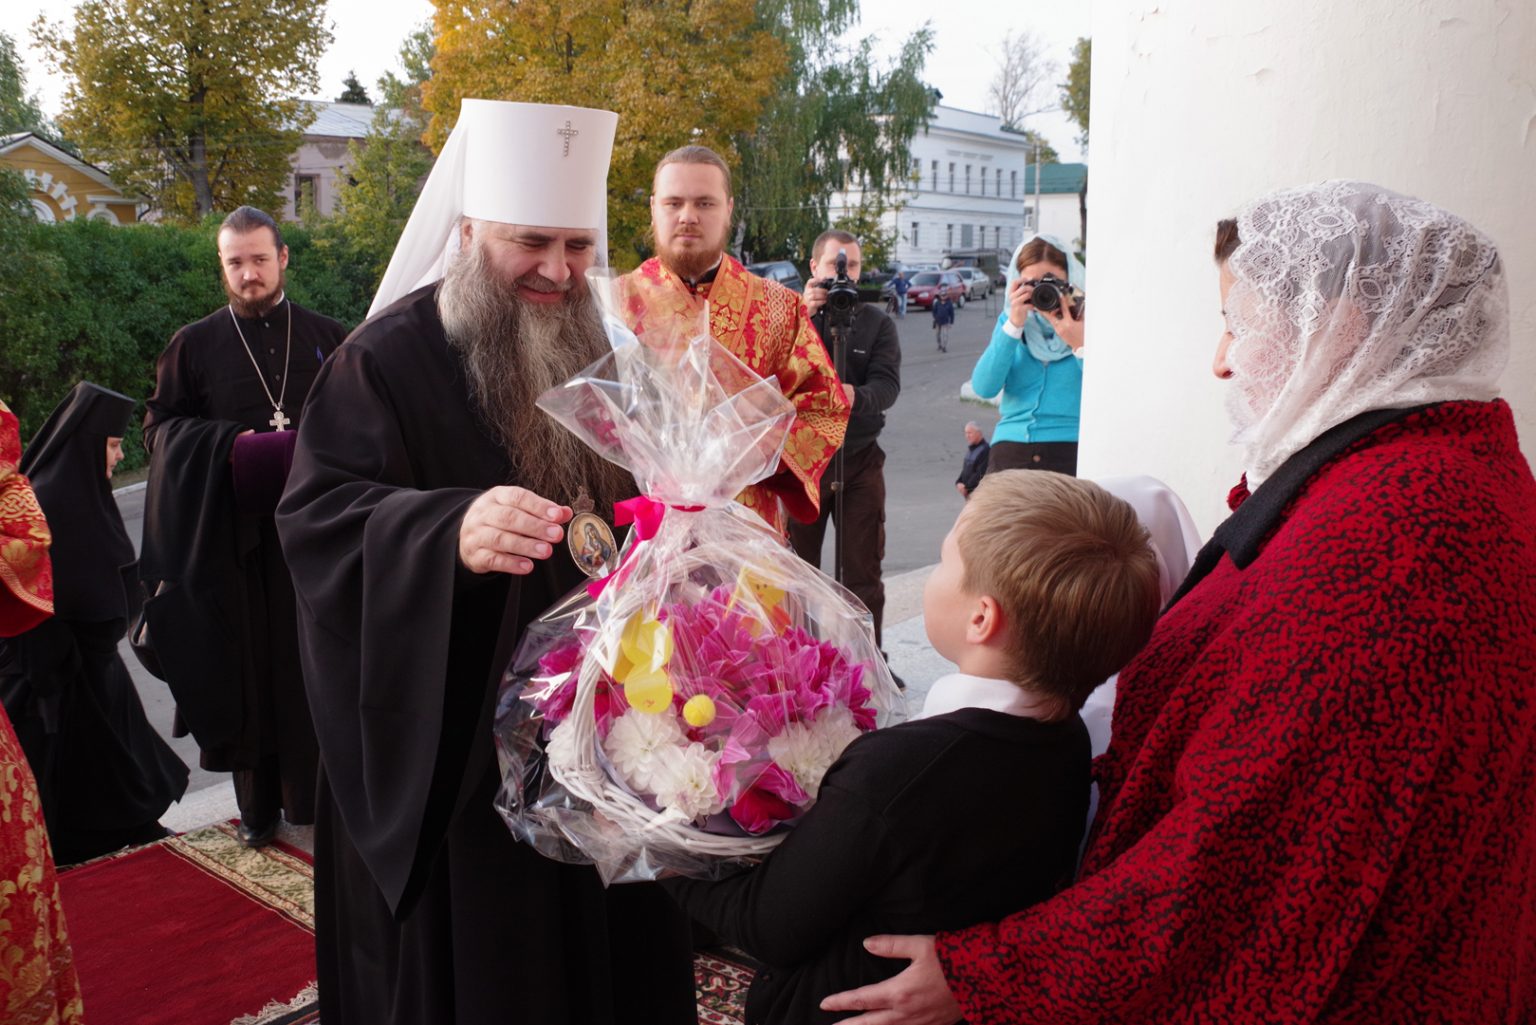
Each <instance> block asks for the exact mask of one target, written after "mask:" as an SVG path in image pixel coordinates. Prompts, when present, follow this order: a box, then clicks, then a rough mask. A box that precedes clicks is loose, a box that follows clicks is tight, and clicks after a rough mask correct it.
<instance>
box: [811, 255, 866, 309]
mask: <svg viewBox="0 0 1536 1025" xmlns="http://www.w3.org/2000/svg"><path fill="white" fill-rule="evenodd" d="M816 285H817V286H818V287H820V288H825V289H826V290H827V313H828V315H835V316H839V317H846V316H847V315H848V314H849V313H852V312H853V309H854V308H855V307H856V306H858V305H859V289H858V286H856V285H855V284H854V283H853V282H852V281H850V280H849V279H848V253H847V252H846V251H845V250H842V249H839V250H838V251H837V276H836V277H834V278H823V279H822V280H820V281H818V282H816Z"/></svg>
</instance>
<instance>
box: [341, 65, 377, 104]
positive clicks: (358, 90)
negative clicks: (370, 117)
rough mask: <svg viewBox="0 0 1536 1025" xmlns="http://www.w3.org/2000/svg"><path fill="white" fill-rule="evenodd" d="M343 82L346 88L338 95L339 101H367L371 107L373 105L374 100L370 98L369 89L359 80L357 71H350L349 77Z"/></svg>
mask: <svg viewBox="0 0 1536 1025" xmlns="http://www.w3.org/2000/svg"><path fill="white" fill-rule="evenodd" d="M341 84H342V85H343V86H345V87H346V88H345V89H343V90H342V93H341V95H340V96H338V97H336V102H337V103H366V104H368V105H369V106H370V107H371V106H373V101H372V100H371V99H369V98H368V90H367V89H366V88H364V87H363V83H361V82H359V81H358V80H357V72H355V71H348V72H347V77H346V78H344V79H342V80H341Z"/></svg>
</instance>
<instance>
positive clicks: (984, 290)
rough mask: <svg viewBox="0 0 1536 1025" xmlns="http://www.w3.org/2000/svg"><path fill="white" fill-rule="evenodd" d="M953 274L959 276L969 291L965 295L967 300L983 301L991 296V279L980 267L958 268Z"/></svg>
mask: <svg viewBox="0 0 1536 1025" xmlns="http://www.w3.org/2000/svg"><path fill="white" fill-rule="evenodd" d="M955 273H956V274H959V275H960V279H961V280H962V281H964V282H965V283H966V286H967V287H968V288H969V289H970V291H969V292H967V293H966V296H967V298H970V299H985V298H986V297H987V296H989V295H991V294H992V278H991V277H990V276H988V274H987V272H986V271H984V270H982V269H981V268H980V267H960V268H958V269H956V271H955Z"/></svg>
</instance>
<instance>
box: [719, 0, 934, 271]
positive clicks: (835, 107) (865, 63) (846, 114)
mask: <svg viewBox="0 0 1536 1025" xmlns="http://www.w3.org/2000/svg"><path fill="white" fill-rule="evenodd" d="M757 8H758V18H759V20H760V23H761V24H762V25H764V26H766V27H767V28H768V29H769V30H770V31H772V32H773V34H774V35H775V36H777V37H778V39H779V40H780V42H781V44H782V45H783V47H784V50H785V51H786V52H787V54H788V55H789V60H788V63H787V66H786V67H785V69H784V72H783V73H782V74H781V75H780V76H779V78H778V81H777V83H776V92H775V95H774V96H773V98H772V99H771V100H770V101H769V103H768V105H767V106H766V107H765V108H764V111H763V115H762V117H761V118H760V119H758V121H757V123H756V125H755V126H754V127H753V128H752V130H751V131H750V132H748V133H745V134H743V135H741V136H739V137H738V138H737V140H736V149H737V150H738V151H739V153H740V154H741V164H740V172H739V174H738V176H737V189H736V216H737V222H738V224H737V235H736V248H737V249H738V251H743V252H749V253H751V254H752V257H753V258H754V259H778V258H785V259H790V260H794V261H795V262H797V263H804V262H805V260H806V259H808V258H809V256H810V252H809V249H810V245H811V243H812V242H813V241H815V238H816V236H817V235H819V234H820V233H821V232H822V231H823V230H825V229H826V227H827V225H828V205H829V203H830V200H831V197H832V194H833V193H834V192H838V191H841V190H844V189H848V188H852V189H854V190H855V191H857V192H858V193H859V194H860V195H861V196H862V197H863V199H862V200H861V202H862V203H864V204H866V205H872V206H875V207H880V208H884V207H885V206H887V205H889V203H890V202H891V201H892V200H893V198H894V197H895V196H897V195H899V194H900V193H901V192H903V191H904V190H905V189H906V188H908V187H909V185H910V180H911V159H912V158H911V156H910V150H911V145H912V139H913V137H914V136H915V135H916V134H917V132H918V131H919V130H921V129H922V128H923V127H925V126H926V125H927V123H928V119H929V117H930V115H931V113H932V110H933V104H934V102H935V97H934V94H933V92H932V91H931V89H930V88H929V87H928V86H927V85H926V84H925V83H924V82H923V81H922V70H923V64H924V62H925V61H926V59H927V56H928V53H929V52H930V51H931V50H932V48H933V34H932V31H931V30H930V29H929V28H928V27H927V26H926V25H925V26H924V27H923V28H920V29H918V30H917V31H916V32H914V33H912V35H911V36H909V37H908V38H907V39H906V40H905V41H904V42H903V44H902V46H901V49H900V51H899V53H898V55H897V56H896V58H895V59H894V60H893V61H891V62H889V63H888V64H883V63H881V62H880V61H878V60H877V59H876V58H875V56H874V53H873V41H872V40H870V39H865V40H863V41H862V42H860V43H858V44H856V45H854V46H852V47H838V46H835V45H833V44H832V43H831V42H830V41H831V40H834V39H836V38H837V37H838V36H840V35H841V34H842V33H843V32H845V31H846V30H847V29H848V28H849V27H850V26H852V25H853V24H854V23H855V22H856V21H857V20H858V14H859V5H858V0H817V2H814V3H807V2H805V0H758V5H757ZM866 262H869V261H867V260H866ZM871 266H874V264H873V263H871Z"/></svg>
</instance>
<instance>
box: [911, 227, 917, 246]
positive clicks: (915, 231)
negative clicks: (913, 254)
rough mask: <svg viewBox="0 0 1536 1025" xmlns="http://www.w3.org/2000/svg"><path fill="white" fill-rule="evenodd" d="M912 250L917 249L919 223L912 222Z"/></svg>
mask: <svg viewBox="0 0 1536 1025" xmlns="http://www.w3.org/2000/svg"><path fill="white" fill-rule="evenodd" d="M912 248H913V249H916V248H917V222H916V221H913V222H912Z"/></svg>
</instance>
